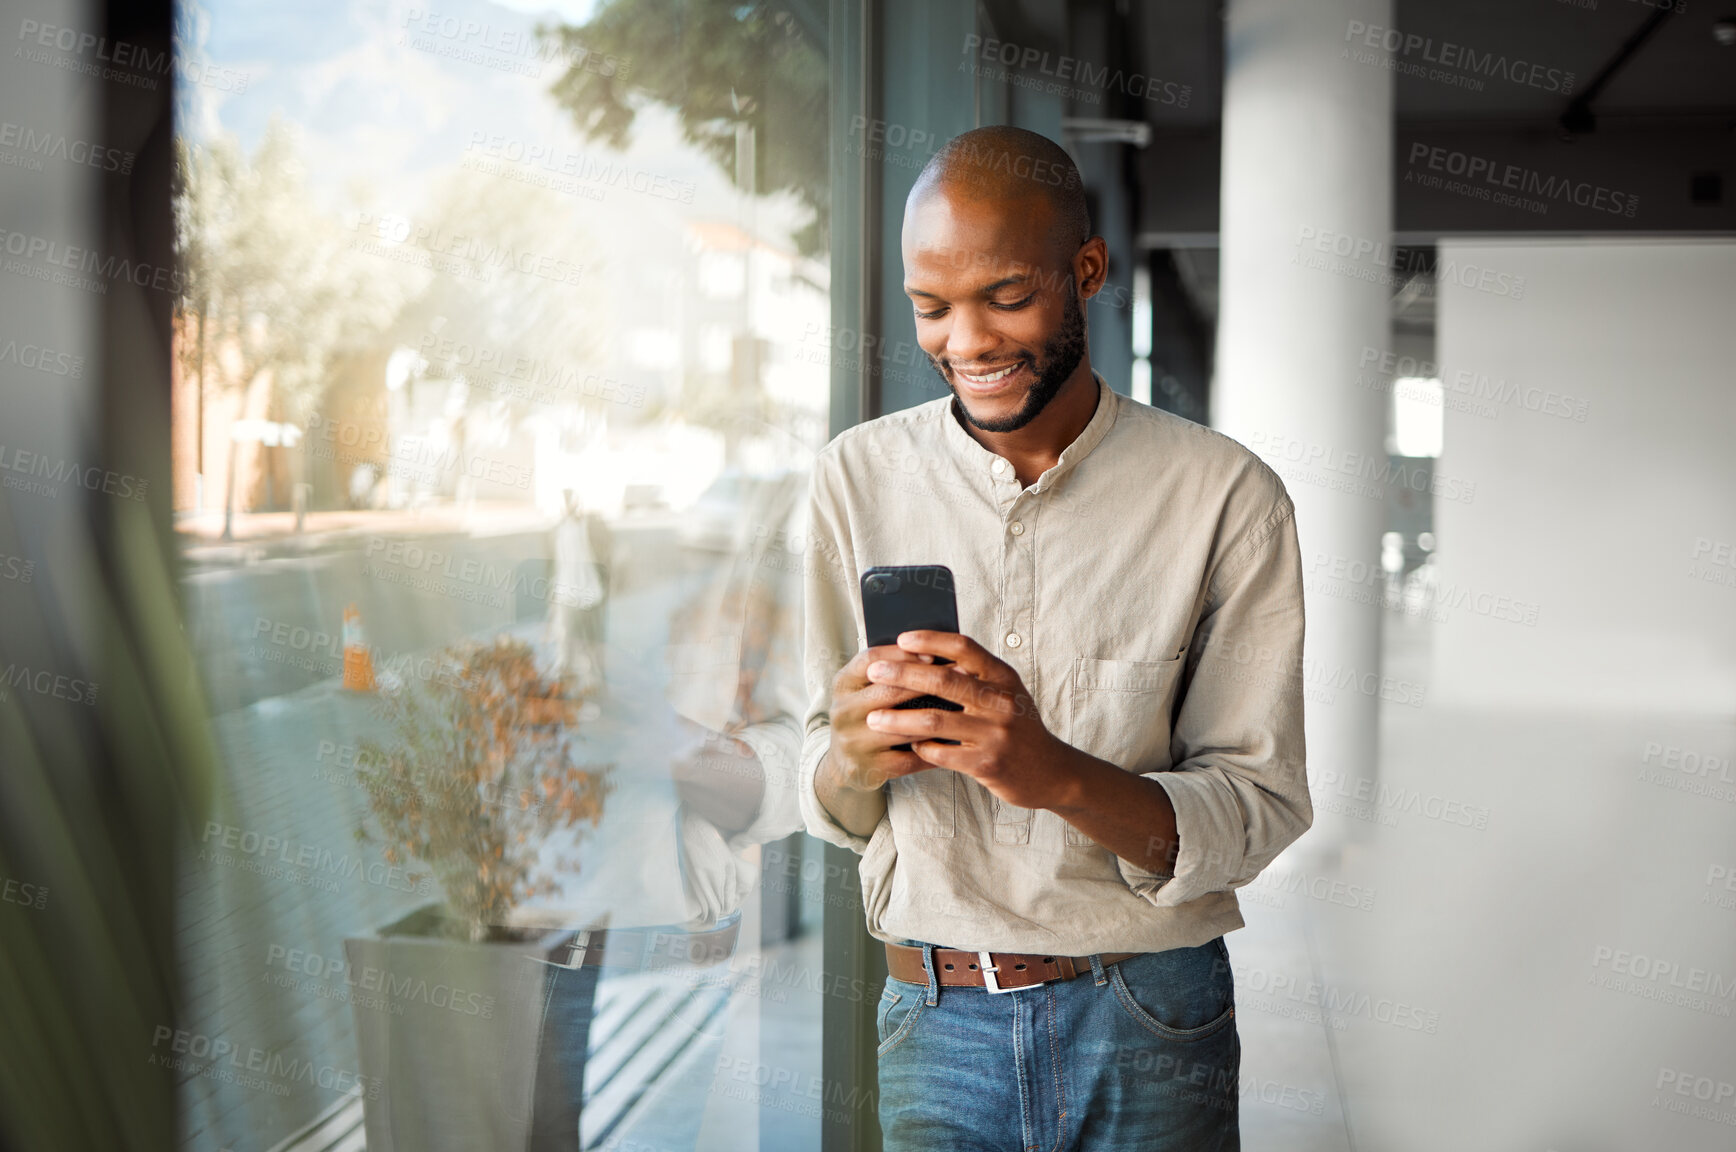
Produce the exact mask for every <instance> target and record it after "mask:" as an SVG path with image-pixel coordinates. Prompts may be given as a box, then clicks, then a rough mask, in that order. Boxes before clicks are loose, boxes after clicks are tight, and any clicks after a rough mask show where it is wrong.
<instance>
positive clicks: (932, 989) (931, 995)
mask: <svg viewBox="0 0 1736 1152" xmlns="http://www.w3.org/2000/svg"><path fill="white" fill-rule="evenodd" d="M922 970H923V971H924V972H926V973H928V1006H929V1007H930V1008H932V1007H934V1005H935V1004H936V1002H938V1001H939V999H940V978H939V977H938V976H936V975H935V974H934V945H932V944H929V943H926V942H925V943H924V944H923V945H922Z"/></svg>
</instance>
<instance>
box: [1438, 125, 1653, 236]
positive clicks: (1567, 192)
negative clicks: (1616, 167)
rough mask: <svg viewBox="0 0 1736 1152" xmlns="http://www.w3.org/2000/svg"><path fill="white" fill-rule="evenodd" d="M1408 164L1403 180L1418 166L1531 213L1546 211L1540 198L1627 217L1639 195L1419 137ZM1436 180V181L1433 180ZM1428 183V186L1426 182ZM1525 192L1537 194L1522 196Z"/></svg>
mask: <svg viewBox="0 0 1736 1152" xmlns="http://www.w3.org/2000/svg"><path fill="white" fill-rule="evenodd" d="M1409 160H1410V164H1411V169H1410V170H1409V171H1407V172H1406V173H1405V180H1406V181H1408V182H1411V183H1417V182H1419V180H1420V179H1421V177H1419V176H1418V174H1417V171H1416V170H1417V168H1418V167H1419V166H1420V167H1423V168H1426V169H1428V170H1429V171H1430V172H1435V173H1442V174H1445V175H1447V176H1456V177H1462V178H1463V180H1464V183H1465V184H1466V185H1469V187H1468V188H1459V187H1454V186H1453V184H1452V182H1447V183H1444V184H1440V186H1441V187H1442V188H1443V189H1444V190H1445V191H1448V192H1463V193H1464V194H1466V195H1470V196H1472V197H1473V198H1474V199H1479V200H1489V201H1490V202H1491V203H1496V204H1504V205H1508V206H1511V207H1515V208H1525V209H1526V210H1527V211H1532V212H1539V211H1541V212H1547V211H1548V210H1549V205H1548V204H1547V203H1544V201H1549V200H1554V201H1557V202H1564V203H1568V204H1573V205H1576V206H1577V207H1580V208H1590V209H1593V210H1594V211H1598V212H1608V213H1609V214H1610V215H1612V216H1627V217H1632V216H1633V214H1634V213H1635V212H1637V211H1639V207H1640V198H1639V197H1638V196H1635V195H1634V194H1632V193H1631V192H1616V191H1613V190H1611V189H1609V188H1605V187H1604V186H1603V185H1601V184H1592V183H1590V182H1589V181H1585V180H1578V181H1575V180H1569V179H1567V178H1565V177H1562V176H1545V175H1543V173H1541V172H1538V171H1536V170H1535V169H1532V168H1525V167H1523V166H1521V165H1518V164H1501V163H1499V162H1497V161H1494V160H1491V159H1489V158H1488V157H1487V156H1473V155H1471V154H1470V153H1468V152H1456V151H1454V150H1452V149H1450V148H1440V147H1434V146H1431V145H1428V144H1424V143H1422V142H1421V141H1417V142H1415V143H1413V144H1412V145H1411V147H1410V157H1409ZM1437 183H1438V182H1437ZM1431 186H1432V185H1431ZM1524 197H1536V198H1537V199H1536V200H1526V199H1523V198H1524Z"/></svg>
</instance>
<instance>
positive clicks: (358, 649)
mask: <svg viewBox="0 0 1736 1152" xmlns="http://www.w3.org/2000/svg"><path fill="white" fill-rule="evenodd" d="M344 687H345V688H348V689H349V690H350V691H352V692H372V691H373V690H374V688H375V687H376V685H375V684H374V654H373V653H372V652H370V651H369V650H368V641H367V638H366V637H365V636H363V634H362V610H361V609H360V608H357V607H356V606H355V605H354V604H351V605H350V606H349V607H348V608H345V609H344Z"/></svg>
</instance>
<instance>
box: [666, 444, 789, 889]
mask: <svg viewBox="0 0 1736 1152" xmlns="http://www.w3.org/2000/svg"><path fill="white" fill-rule="evenodd" d="M805 488H806V482H805V477H804V476H803V475H802V474H800V473H796V472H790V473H785V474H783V475H781V476H778V477H775V478H765V479H762V480H759V481H757V482H754V483H751V484H749V485H748V486H747V488H746V491H747V492H748V495H747V497H746V499H745V501H744V504H743V506H742V508H741V509H740V510H739V512H738V515H739V516H740V517H741V518H742V519H743V520H745V522H746V524H747V526H748V531H747V532H745V533H740V534H737V533H731V536H732V537H734V538H741V537H745V541H746V542H745V544H744V545H743V546H742V547H741V548H740V550H739V551H737V552H735V553H734V554H732V555H731V556H730V558H729V560H728V561H727V563H726V566H725V568H724V569H723V571H721V572H720V573H719V574H718V575H717V577H716V578H714V579H713V580H711V581H709V582H707V583H706V584H705V585H704V586H702V588H701V589H700V591H699V592H698V594H697V595H696V596H695V597H694V598H693V600H691V601H690V602H689V603H688V604H687V605H686V606H685V608H684V610H683V611H682V612H680V613H679V614H678V615H677V618H676V620H675V621H674V622H673V625H672V635H671V637H670V639H671V644H670V652H671V661H670V662H671V665H672V667H671V673H670V684H669V689H668V698H669V702H670V705H671V706H672V707H673V708H674V709H675V712H676V714H677V715H678V716H679V717H680V720H679V723H680V724H681V725H682V726H683V733H684V735H685V737H686V739H687V742H688V743H687V746H686V747H685V749H684V750H683V753H682V754H681V755H679V756H678V757H677V758H676V760H675V762H674V763H673V765H672V766H671V770H672V772H673V775H674V779H675V786H676V790H677V792H678V794H679V795H680V797H681V800H682V808H683V813H682V850H683V856H684V860H683V864H684V875H685V876H686V880H687V892H688V901H689V912H690V913H691V914H692V915H693V916H694V917H695V918H696V919H697V921H698V922H700V923H706V922H708V921H714V920H715V918H716V917H718V916H720V915H724V914H726V913H728V912H729V911H731V910H733V909H736V908H739V907H740V906H741V901H742V900H743V899H745V898H746V896H747V894H748V893H749V892H750V891H751V890H752V888H753V886H754V884H755V882H756V880H757V873H756V872H755V870H754V867H753V865H752V864H751V863H750V862H749V861H748V860H746V859H744V858H743V857H742V855H741V853H742V851H743V850H744V849H745V848H747V847H749V846H751V845H754V844H763V843H766V842H768V841H771V840H776V839H779V838H781V837H783V836H786V835H788V834H789V833H791V832H794V831H796V830H797V829H799V828H800V827H801V815H800V812H799V810H798V809H797V807H796V796H795V776H796V754H797V750H798V747H799V744H800V734H799V731H798V727H797V725H798V717H799V716H800V715H801V713H802V709H803V707H804V701H803V691H802V684H801V672H800V661H801V635H800V629H801V621H800V617H799V615H798V607H797V606H798V603H799V600H800V596H801V587H800V584H799V582H798V581H797V580H796V579H795V576H794V573H793V572H791V571H790V568H789V566H788V565H785V564H781V563H778V561H779V560H780V559H782V552H781V550H780V549H778V548H777V547H776V544H777V542H779V541H781V540H785V539H788V538H789V532H790V531H791V530H792V529H794V528H796V527H797V526H798V523H797V518H798V517H799V516H800V515H801V514H802V512H803V508H802V495H803V492H804V490H805Z"/></svg>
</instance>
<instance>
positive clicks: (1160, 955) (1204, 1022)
mask: <svg viewBox="0 0 1736 1152" xmlns="http://www.w3.org/2000/svg"><path fill="white" fill-rule="evenodd" d="M1109 985H1110V987H1111V988H1112V989H1113V990H1114V992H1115V999H1116V1001H1117V1002H1118V1003H1120V1005H1121V1007H1122V1009H1123V1010H1124V1011H1125V1012H1126V1013H1127V1014H1128V1015H1129V1016H1130V1017H1132V1018H1133V1020H1134V1021H1135V1022H1136V1023H1137V1024H1139V1025H1140V1026H1141V1027H1142V1028H1144V1029H1145V1030H1146V1031H1148V1032H1151V1033H1152V1034H1154V1035H1156V1036H1159V1037H1161V1038H1162V1039H1165V1040H1180V1041H1192V1040H1204V1039H1205V1038H1206V1037H1208V1036H1212V1035H1215V1034H1216V1033H1217V1032H1219V1031H1221V1030H1222V1029H1223V1028H1224V1027H1226V1026H1227V1025H1228V1024H1229V1023H1230V1021H1231V1020H1233V1019H1235V1016H1236V1004H1235V978H1234V977H1233V976H1232V975H1231V974H1230V965H1229V956H1228V953H1227V951H1226V950H1225V949H1224V947H1223V942H1222V938H1219V939H1217V940H1212V941H1210V942H1208V943H1206V944H1202V945H1200V946H1199V947H1198V948H1172V949H1170V950H1169V951H1166V952H1147V953H1146V954H1144V955H1143V956H1136V957H1134V958H1133V959H1131V960H1123V961H1122V962H1121V963H1119V964H1116V965H1114V966H1113V967H1112V968H1111V971H1110V976H1109Z"/></svg>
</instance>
